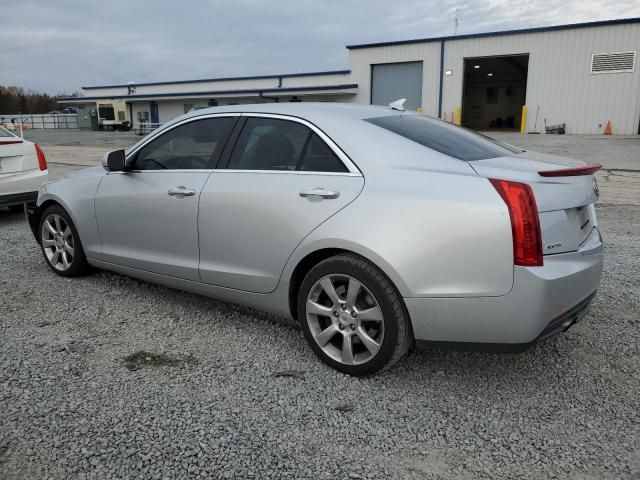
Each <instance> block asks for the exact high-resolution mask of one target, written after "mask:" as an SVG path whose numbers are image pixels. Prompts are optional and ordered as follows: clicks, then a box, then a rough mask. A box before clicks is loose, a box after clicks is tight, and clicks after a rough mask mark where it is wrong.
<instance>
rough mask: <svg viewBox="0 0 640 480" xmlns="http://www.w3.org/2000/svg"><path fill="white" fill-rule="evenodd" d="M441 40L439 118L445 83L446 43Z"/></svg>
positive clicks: (440, 116) (439, 116)
mask: <svg viewBox="0 0 640 480" xmlns="http://www.w3.org/2000/svg"><path fill="white" fill-rule="evenodd" d="M445 43H446V42H445V41H444V40H442V41H441V42H440V87H439V88H438V118H442V87H443V83H444V44H445Z"/></svg>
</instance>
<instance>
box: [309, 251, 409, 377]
mask: <svg viewBox="0 0 640 480" xmlns="http://www.w3.org/2000/svg"><path fill="white" fill-rule="evenodd" d="M297 304H298V320H299V321H300V324H301V326H302V330H303V332H304V336H305V338H306V339H307V342H308V343H309V345H310V346H311V348H312V349H313V351H314V352H315V353H316V354H317V355H318V356H319V357H320V358H321V359H322V361H324V362H325V363H326V364H328V365H329V366H331V367H333V368H335V369H336V370H339V371H341V372H343V373H347V374H349V375H354V376H365V375H371V374H373V373H376V372H379V371H381V370H384V369H387V368H389V367H391V366H392V365H393V364H395V363H396V362H397V361H398V360H400V359H401V358H402V357H404V356H405V355H406V354H407V352H408V351H409V348H410V346H411V345H412V344H413V332H412V329H411V322H410V320H409V317H408V315H407V313H406V310H405V308H404V303H403V301H402V298H401V297H400V295H399V294H398V292H397V290H396V289H395V287H394V285H393V284H392V283H391V281H390V280H389V279H388V278H387V277H386V276H385V275H384V274H383V273H382V272H381V271H380V270H379V269H378V268H377V267H375V266H373V265H371V264H370V263H369V262H367V261H366V260H365V259H363V258H361V257H359V256H356V255H351V254H344V255H337V256H334V257H330V258H328V259H326V260H323V261H322V262H320V263H318V264H317V265H316V266H314V267H313V268H312V269H311V270H310V271H309V273H307V275H306V276H305V278H304V280H303V281H302V284H301V286H300V291H299V293H298V299H297Z"/></svg>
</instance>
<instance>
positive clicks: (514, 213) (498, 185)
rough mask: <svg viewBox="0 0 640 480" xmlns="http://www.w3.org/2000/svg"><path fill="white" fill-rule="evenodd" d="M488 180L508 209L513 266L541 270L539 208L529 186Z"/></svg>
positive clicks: (506, 181)
mask: <svg viewBox="0 0 640 480" xmlns="http://www.w3.org/2000/svg"><path fill="white" fill-rule="evenodd" d="M489 181H490V182H491V184H492V185H493V186H494V188H495V189H496V190H497V191H498V193H499V194H500V196H501V197H502V199H503V200H504V202H505V203H506V204H507V208H508V209H509V217H510V218H511V233H512V238H513V263H514V265H520V266H523V267H541V266H542V264H543V260H542V235H541V234H540V219H539V217H538V207H537V205H536V199H535V197H534V196H533V191H532V190H531V187H530V186H529V185H527V184H526V183H520V182H512V181H510V180H497V179H495V178H490V179H489Z"/></svg>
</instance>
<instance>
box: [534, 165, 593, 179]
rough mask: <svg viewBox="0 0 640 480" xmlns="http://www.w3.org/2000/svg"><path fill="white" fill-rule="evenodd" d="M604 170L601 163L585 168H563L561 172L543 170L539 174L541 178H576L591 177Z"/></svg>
mask: <svg viewBox="0 0 640 480" xmlns="http://www.w3.org/2000/svg"><path fill="white" fill-rule="evenodd" d="M601 168H602V165H600V164H599V163H594V164H592V165H585V166H584V167H570V168H561V169H560V170H543V171H541V172H538V175H540V176H541V177H575V176H577V175H591V174H592V173H594V172H597V171H598V170H600V169H601Z"/></svg>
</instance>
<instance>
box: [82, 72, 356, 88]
mask: <svg viewBox="0 0 640 480" xmlns="http://www.w3.org/2000/svg"><path fill="white" fill-rule="evenodd" d="M350 73H351V70H330V71H325V72H305V73H282V74H279V75H255V76H252V77H220V78H202V79H198V80H177V81H175V82H151V83H136V82H133V84H129V83H125V84H118V85H100V86H96V87H82V89H83V90H96V89H98V88H126V87H129V86H134V87H154V86H159V85H181V84H185V83H205V82H227V81H231V80H235V81H238V80H266V79H272V78H278V79H280V81H281V82H282V79H283V78H294V77H314V76H322V75H348V74H350Z"/></svg>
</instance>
